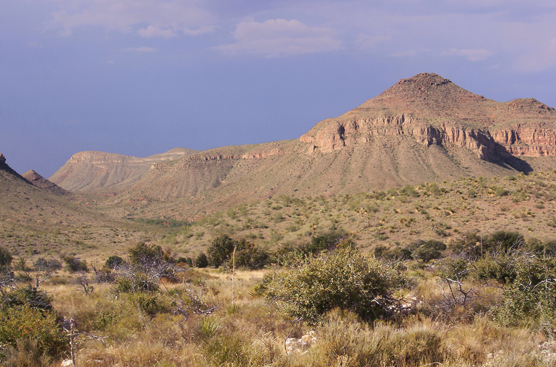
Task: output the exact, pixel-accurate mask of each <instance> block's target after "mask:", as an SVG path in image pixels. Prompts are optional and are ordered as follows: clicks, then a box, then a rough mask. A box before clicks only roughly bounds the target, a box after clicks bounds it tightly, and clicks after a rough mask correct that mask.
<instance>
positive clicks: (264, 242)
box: [0, 171, 556, 367]
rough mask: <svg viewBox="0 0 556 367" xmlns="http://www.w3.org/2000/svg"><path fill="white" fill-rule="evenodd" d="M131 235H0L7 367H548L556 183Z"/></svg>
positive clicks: (521, 181)
mask: <svg viewBox="0 0 556 367" xmlns="http://www.w3.org/2000/svg"><path fill="white" fill-rule="evenodd" d="M133 221H134V223H131V224H132V225H131V224H130V225H131V226H130V227H127V228H126V229H119V228H114V229H111V228H104V229H103V230H100V231H98V232H97V231H96V230H95V227H87V226H82V227H75V228H73V229H71V228H69V227H63V228H62V227H61V228H62V229H61V230H60V229H57V228H51V229H50V230H48V231H46V230H45V231H44V232H39V231H27V232H26V231H25V230H24V229H22V228H17V226H14V225H13V224H10V225H5V226H4V227H3V228H4V229H5V230H3V231H2V234H1V236H2V239H1V240H2V241H3V242H0V297H1V298H2V299H1V303H0V364H1V365H2V366H6V367H8V366H59V365H61V363H62V362H63V361H64V363H69V365H72V364H74V363H75V365H76V366H120V367H123V366H384V367H387V366H396V367H398V366H399V367H409V366H554V365H556V241H555V239H556V235H555V233H554V229H555V228H556V171H552V172H544V173H537V174H531V175H518V176H514V177H506V178H491V179H484V178H481V177H479V178H470V179H462V180H459V181H454V182H449V183H448V182H446V183H438V184H424V185H419V186H415V187H411V186H407V187H404V188H400V189H391V190H388V191H383V192H371V193H362V194H358V195H342V196H333V197H328V198H326V197H317V198H304V199H299V198H293V197H288V196H280V197H275V198H269V199H268V200H264V201H258V202H253V203H249V204H244V205H240V206H236V207H232V208H229V209H226V210H223V211H221V212H217V213H215V214H213V215H212V216H206V217H203V218H200V219H199V220H198V221H196V222H193V223H186V222H177V221H171V220H169V219H165V218H163V219H150V220H145V219H141V220H140V219H137V218H135V219H133ZM138 225H139V226H142V227H143V228H142V230H137V228H138ZM150 229H152V231H151V230H150ZM72 230H73V231H75V232H74V233H72V232H71V231H72ZM163 233H164V235H162V234H163ZM78 238H80V239H81V240H79V241H81V242H79V243H78V242H75V241H76V240H77V239H78ZM95 241H96V242H95ZM52 243H55V244H56V246H51V247H49V244H52ZM234 266H235V269H236V270H235V271H234V270H233V269H234ZM310 331H314V334H310ZM309 335H314V337H315V338H316V339H314V340H313V339H310V343H306V342H303V343H304V344H303V343H301V341H300V340H305V341H306V340H308V339H306V337H307V336H309ZM287 338H295V339H296V340H297V341H296V343H297V342H299V343H301V344H295V345H298V347H299V350H293V351H291V352H290V353H288V352H287V351H286V349H287V348H286V344H287V343H285V342H286V339H287ZM303 338H305V339H303ZM290 342H291V343H293V342H292V341H291V340H290V341H289V342H288V343H290ZM291 343H290V344H291ZM290 344H287V345H290ZM290 349H291V348H290ZM294 349H295V348H294ZM72 355H73V359H74V360H75V361H74V362H71V360H72Z"/></svg>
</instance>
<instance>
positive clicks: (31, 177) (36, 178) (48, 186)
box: [21, 170, 70, 195]
mask: <svg viewBox="0 0 556 367" xmlns="http://www.w3.org/2000/svg"><path fill="white" fill-rule="evenodd" d="M21 177H23V178H24V179H26V180H27V181H29V182H30V183H32V184H33V185H35V186H37V187H39V188H41V189H44V190H46V191H48V192H51V193H53V194H56V195H69V194H70V193H69V192H68V191H66V190H64V189H62V188H61V187H60V186H58V185H56V184H55V183H53V182H51V181H49V180H47V179H46V178H44V177H42V176H41V175H39V174H38V173H37V172H35V171H34V170H29V171H27V172H25V173H24V174H22V175H21Z"/></svg>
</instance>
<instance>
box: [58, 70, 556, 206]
mask: <svg viewBox="0 0 556 367" xmlns="http://www.w3.org/2000/svg"><path fill="white" fill-rule="evenodd" d="M555 141H556V111H554V109H553V108H552V107H548V106H546V105H544V104H542V103H541V102H538V101H536V100H534V99H517V100H513V101H511V102H496V101H493V100H490V99H487V98H485V97H482V96H479V95H476V94H473V93H471V92H469V91H466V90H465V89H463V88H460V87H458V86H457V85H455V84H454V83H452V82H451V81H450V80H448V79H445V78H442V77H440V76H438V75H436V74H429V73H423V74H418V75H416V76H414V77H412V78H409V79H403V80H400V81H399V82H398V83H396V84H395V85H394V86H392V87H391V88H389V89H387V90H386V91H385V92H383V93H382V94H380V95H379V96H377V97H375V98H373V99H370V100H368V101H366V102H365V103H363V104H362V105H361V106H359V107H357V108H355V109H353V110H351V111H349V112H347V113H345V114H343V115H341V116H339V117H336V118H331V119H326V120H324V121H321V122H319V123H318V124H316V125H315V126H314V127H313V128H312V129H311V130H309V131H308V132H307V133H306V134H304V135H303V136H301V137H300V138H299V139H296V140H285V141H278V142H273V143H265V144H256V145H243V146H231V147H223V148H218V149H212V150H209V151H204V152H197V153H193V154H188V155H184V156H182V157H179V158H178V159H166V160H160V161H157V162H153V163H152V165H151V166H150V167H149V168H148V169H145V168H144V166H142V167H143V168H142V170H141V172H139V170H137V171H134V172H135V175H134V176H133V178H132V179H131V178H130V179H122V180H120V181H116V180H112V181H109V180H104V181H102V180H100V179H99V176H98V175H97V176H93V177H91V176H90V175H81V174H80V172H82V171H91V170H93V169H98V164H96V166H95V165H94V164H91V163H89V164H88V165H87V164H85V163H84V162H83V161H82V162H77V159H74V158H73V157H72V159H70V161H68V163H66V165H64V167H62V169H61V170H60V171H59V172H56V173H55V175H54V176H52V178H51V180H52V181H54V182H55V183H58V184H59V185H60V186H62V187H64V188H66V189H70V187H73V188H78V189H80V190H84V189H91V188H99V189H100V191H98V192H97V194H100V196H99V197H103V198H104V199H103V202H101V203H100V205H101V206H102V207H104V208H105V209H107V210H113V211H114V213H116V214H117V215H131V216H172V217H194V216H196V215H199V214H202V213H210V212H213V211H215V210H218V209H222V208H225V207H227V206H230V205H234V204H238V203H243V202H248V201H252V200H256V199H263V198H268V197H272V196H276V195H291V196H293V197H303V196H315V195H326V196H329V195H332V194H345V193H357V192H361V191H365V192H366V191H371V190H378V189H388V188H392V187H400V186H403V185H407V184H420V183H423V182H432V181H443V180H454V179H457V178H460V177H467V176H485V177H492V176H506V175H511V174H515V173H517V172H530V171H533V170H539V169H547V168H553V167H556V159H555V157H554V156H555V155H556V145H555ZM79 154H85V153H78V154H77V155H76V156H78V155H79ZM98 154H100V153H98ZM74 157H75V156H74ZM77 163H82V164H81V165H78V164H77ZM76 167H81V168H80V170H81V171H80V170H78V169H77V168H76ZM114 167H117V168H114ZM105 169H106V170H105V171H104V172H103V176H102V177H112V176H113V175H116V174H117V172H119V171H126V172H128V171H129V170H131V168H129V166H128V165H127V162H122V163H119V165H113V166H108V165H105ZM63 172H65V173H64V175H65V176H64V180H58V177H61V176H62V173H63ZM69 182H71V183H72V185H71V186H70V185H69V184H67V183H69ZM116 182H119V184H118V185H115V183H116Z"/></svg>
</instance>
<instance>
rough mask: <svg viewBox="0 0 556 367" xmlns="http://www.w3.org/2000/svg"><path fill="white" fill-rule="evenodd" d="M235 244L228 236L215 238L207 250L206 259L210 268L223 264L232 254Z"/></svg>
mask: <svg viewBox="0 0 556 367" xmlns="http://www.w3.org/2000/svg"><path fill="white" fill-rule="evenodd" d="M235 246H236V242H235V241H234V240H233V239H232V238H231V237H230V236H228V235H225V234H224V235H221V236H218V237H216V238H215V239H214V240H213V241H212V244H211V245H210V246H209V248H208V249H207V257H208V261H209V265H210V266H214V267H215V268H217V267H219V266H220V265H222V264H224V262H226V261H227V260H228V259H229V258H230V257H231V256H232V253H233V252H234V247H235Z"/></svg>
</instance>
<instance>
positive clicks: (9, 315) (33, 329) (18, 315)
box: [0, 306, 68, 360]
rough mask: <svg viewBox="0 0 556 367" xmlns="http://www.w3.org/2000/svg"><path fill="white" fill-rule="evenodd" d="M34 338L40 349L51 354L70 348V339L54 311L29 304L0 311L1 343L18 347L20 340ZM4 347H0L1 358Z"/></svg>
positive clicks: (57, 354)
mask: <svg viewBox="0 0 556 367" xmlns="http://www.w3.org/2000/svg"><path fill="white" fill-rule="evenodd" d="M25 339H27V340H33V341H35V342H36V343H37V347H38V350H39V351H40V352H41V353H44V354H47V355H49V356H60V354H61V353H62V352H64V351H66V350H67V349H68V341H67V339H66V337H65V335H64V333H63V332H62V330H61V329H60V327H59V325H58V324H57V322H56V316H55V315H54V313H51V312H45V311H44V310H39V309H36V308H32V307H29V306H18V307H8V308H4V309H3V310H1V311H0V345H9V346H11V347H12V348H17V347H18V342H21V341H23V340H25ZM2 353H3V348H0V360H1V359H2V358H3V357H5V356H2Z"/></svg>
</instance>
